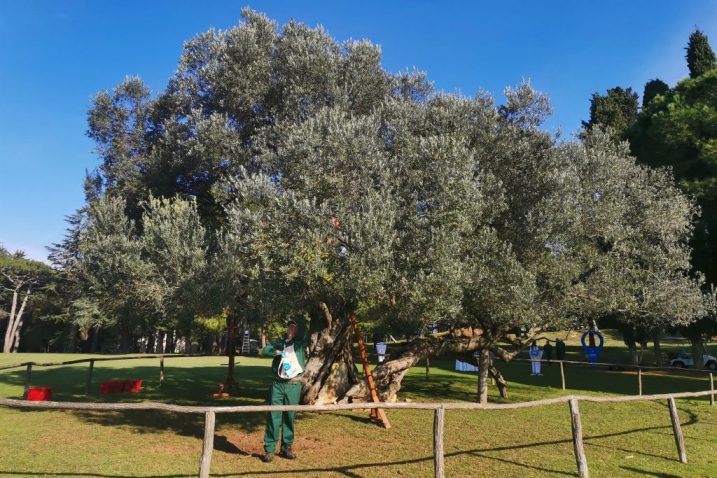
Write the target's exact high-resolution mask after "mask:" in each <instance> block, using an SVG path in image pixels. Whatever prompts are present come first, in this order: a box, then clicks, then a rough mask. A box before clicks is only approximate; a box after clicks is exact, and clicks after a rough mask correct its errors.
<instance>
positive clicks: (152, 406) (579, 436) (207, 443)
mask: <svg viewBox="0 0 717 478" xmlns="http://www.w3.org/2000/svg"><path fill="white" fill-rule="evenodd" d="M714 395H715V392H714V391H713V390H707V391H703V392H684V393H673V394H656V395H643V396H640V395H628V396H621V397H599V396H589V395H566V396H562V397H556V398H548V399H544V400H534V401H529V402H520V403H509V404H508V403H506V404H503V403H486V404H480V403H468V402H462V403H414V402H411V403H375V402H371V403H347V404H334V405H249V406H236V407H215V406H209V407H207V406H181V405H171V404H165V403H154V402H146V403H84V402H29V401H26V400H14V399H7V398H5V399H0V406H6V407H12V408H32V409H55V410H94V411H117V410H120V411H121V410H161V411H167V412H174V413H199V414H204V439H203V441H202V454H201V458H200V460H199V474H198V476H199V477H200V478H208V477H209V468H210V465H211V460H212V451H213V448H214V427H215V420H216V414H217V413H259V412H286V411H296V412H334V411H339V410H365V409H373V408H382V409H391V410H433V411H434V418H433V464H434V467H433V468H434V475H435V477H436V478H445V473H446V472H445V463H444V451H443V450H444V448H443V428H444V421H445V414H446V410H512V409H518V408H531V407H541V406H546V405H554V404H558V403H567V404H568V407H569V410H570V420H571V427H572V439H573V450H574V454H575V463H576V465H577V470H578V474H579V476H580V477H581V478H588V477H589V471H588V461H587V457H586V455H585V448H584V446H583V431H582V421H581V418H580V408H579V402H600V403H604V402H611V403H614V402H634V401H648V400H667V404H668V408H669V412H670V421H671V424H672V432H673V435H674V438H675V445H676V448H677V457H678V459H679V460H680V462H682V463H687V451H686V449H685V441H684V436H683V434H682V427H681V425H680V420H679V416H678V415H677V407H676V405H675V399H678V398H698V397H705V396H710V397H714Z"/></svg>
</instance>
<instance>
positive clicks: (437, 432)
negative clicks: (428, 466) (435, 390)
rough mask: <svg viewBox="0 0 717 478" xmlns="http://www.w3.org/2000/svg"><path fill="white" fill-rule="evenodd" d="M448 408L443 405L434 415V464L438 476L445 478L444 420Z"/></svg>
mask: <svg viewBox="0 0 717 478" xmlns="http://www.w3.org/2000/svg"><path fill="white" fill-rule="evenodd" d="M445 415H446V409H445V408H444V407H443V405H441V406H440V407H438V408H436V411H435V413H434V415H433V465H434V467H433V468H434V471H435V476H436V478H445V476H446V468H445V463H444V453H443V422H444V418H445Z"/></svg>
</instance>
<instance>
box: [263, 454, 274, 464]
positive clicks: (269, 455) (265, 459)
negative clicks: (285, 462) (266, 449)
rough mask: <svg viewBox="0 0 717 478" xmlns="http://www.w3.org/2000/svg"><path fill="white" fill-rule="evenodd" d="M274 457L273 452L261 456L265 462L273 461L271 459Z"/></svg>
mask: <svg viewBox="0 0 717 478" xmlns="http://www.w3.org/2000/svg"><path fill="white" fill-rule="evenodd" d="M273 459H274V454H273V453H265V454H264V456H262V457H261V461H263V462H264V463H271V460H273Z"/></svg>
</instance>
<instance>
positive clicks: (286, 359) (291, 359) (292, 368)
mask: <svg viewBox="0 0 717 478" xmlns="http://www.w3.org/2000/svg"><path fill="white" fill-rule="evenodd" d="M303 371H304V369H303V368H301V365H300V364H299V360H298V359H297V358H296V352H294V346H293V345H289V346H288V347H284V350H283V351H282V352H281V362H279V377H281V378H285V379H287V380H288V379H292V378H294V377H296V376H297V375H299V374H300V373H301V372H303Z"/></svg>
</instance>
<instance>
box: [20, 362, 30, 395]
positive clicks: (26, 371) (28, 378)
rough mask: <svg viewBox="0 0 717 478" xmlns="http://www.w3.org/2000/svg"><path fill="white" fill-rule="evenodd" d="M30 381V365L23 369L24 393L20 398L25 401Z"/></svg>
mask: <svg viewBox="0 0 717 478" xmlns="http://www.w3.org/2000/svg"><path fill="white" fill-rule="evenodd" d="M31 379H32V363H29V364H27V368H26V369H25V392H24V393H23V395H22V398H23V399H25V400H27V392H28V391H29V390H30V380H31Z"/></svg>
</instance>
